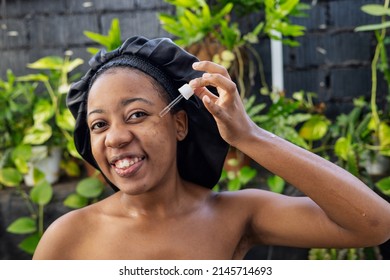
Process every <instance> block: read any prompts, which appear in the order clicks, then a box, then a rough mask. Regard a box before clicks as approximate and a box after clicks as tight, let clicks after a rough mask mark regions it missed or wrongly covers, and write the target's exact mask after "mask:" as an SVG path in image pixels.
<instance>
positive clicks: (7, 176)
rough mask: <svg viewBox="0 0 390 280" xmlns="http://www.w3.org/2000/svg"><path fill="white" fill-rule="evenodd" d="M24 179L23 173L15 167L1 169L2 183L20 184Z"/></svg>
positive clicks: (9, 185) (13, 185) (0, 177)
mask: <svg viewBox="0 0 390 280" xmlns="http://www.w3.org/2000/svg"><path fill="white" fill-rule="evenodd" d="M22 180H23V176H22V174H21V173H20V172H19V171H18V170H17V169H15V168H12V167H7V168H3V169H0V183H1V184H3V185H4V186H7V187H16V186H19V185H20V183H21V182H22Z"/></svg>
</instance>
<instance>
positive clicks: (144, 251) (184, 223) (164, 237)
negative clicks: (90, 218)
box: [78, 217, 248, 259]
mask: <svg viewBox="0 0 390 280" xmlns="http://www.w3.org/2000/svg"><path fill="white" fill-rule="evenodd" d="M243 228H244V225H243V224H241V223H240V222H237V221H236V222H235V221H230V222H229V223H227V222H225V221H223V220H216V219H212V218H210V217H208V218H206V219H181V220H175V219H172V220H168V221H151V222H134V221H133V222H127V223H125V222H124V221H122V222H119V221H111V222H110V223H103V222H102V223H99V224H97V225H95V226H94V228H91V229H90V230H89V231H90V232H92V233H93V234H90V235H89V237H88V238H84V240H81V246H80V247H79V248H80V251H79V252H78V254H80V256H81V255H84V256H83V257H81V258H85V259H91V258H92V259H232V258H242V257H243V256H244V254H245V253H246V250H247V249H248V248H246V244H245V240H244V239H243V237H242V236H243Z"/></svg>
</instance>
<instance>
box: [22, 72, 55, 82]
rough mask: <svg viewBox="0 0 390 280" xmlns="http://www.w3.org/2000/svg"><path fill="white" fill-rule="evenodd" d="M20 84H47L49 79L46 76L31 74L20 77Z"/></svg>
mask: <svg viewBox="0 0 390 280" xmlns="http://www.w3.org/2000/svg"><path fill="white" fill-rule="evenodd" d="M17 80H18V81H19V82H47V81H48V80H49V77H48V76H46V75H44V74H29V75H25V76H21V77H18V78H17Z"/></svg>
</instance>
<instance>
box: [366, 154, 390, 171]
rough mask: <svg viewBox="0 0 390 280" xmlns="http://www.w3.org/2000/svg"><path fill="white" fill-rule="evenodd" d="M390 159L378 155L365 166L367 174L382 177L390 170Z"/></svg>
mask: <svg viewBox="0 0 390 280" xmlns="http://www.w3.org/2000/svg"><path fill="white" fill-rule="evenodd" d="M389 165H390V159H389V158H388V157H385V156H382V155H377V156H375V157H374V158H372V159H368V160H367V161H366V164H365V168H366V170H367V173H368V174H369V175H371V176H381V175H384V174H386V172H387V171H388V170H389Z"/></svg>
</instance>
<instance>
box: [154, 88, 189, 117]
mask: <svg viewBox="0 0 390 280" xmlns="http://www.w3.org/2000/svg"><path fill="white" fill-rule="evenodd" d="M179 92H180V95H178V96H177V97H176V98H175V99H174V100H172V102H171V103H169V104H168V105H167V106H166V107H165V108H164V109H162V111H161V112H160V114H159V116H160V118H162V117H164V116H165V115H166V114H167V113H168V112H169V111H170V110H171V109H172V108H173V106H175V105H176V104H177V103H179V101H180V100H182V99H183V97H184V98H185V99H186V100H188V99H190V97H191V96H192V95H194V90H193V89H192V87H191V86H190V85H189V84H184V85H183V86H181V87H180V88H179Z"/></svg>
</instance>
